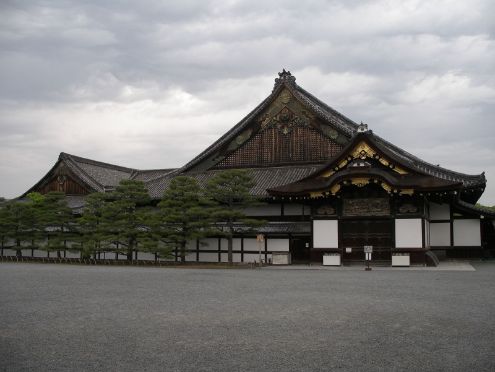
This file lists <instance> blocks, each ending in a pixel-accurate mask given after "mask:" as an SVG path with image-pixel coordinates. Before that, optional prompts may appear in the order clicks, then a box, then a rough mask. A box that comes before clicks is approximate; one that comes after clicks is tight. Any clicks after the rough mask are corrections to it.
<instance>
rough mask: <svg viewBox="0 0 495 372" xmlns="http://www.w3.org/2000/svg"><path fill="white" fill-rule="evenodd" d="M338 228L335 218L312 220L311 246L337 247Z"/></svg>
mask: <svg viewBox="0 0 495 372" xmlns="http://www.w3.org/2000/svg"><path fill="white" fill-rule="evenodd" d="M338 246H339V229H338V221H337V220H314V221H313V248H338Z"/></svg>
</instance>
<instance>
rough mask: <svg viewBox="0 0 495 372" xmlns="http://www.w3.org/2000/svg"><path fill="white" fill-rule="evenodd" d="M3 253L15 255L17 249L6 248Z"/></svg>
mask: <svg viewBox="0 0 495 372" xmlns="http://www.w3.org/2000/svg"><path fill="white" fill-rule="evenodd" d="M3 255H4V256H15V249H4V250H3Z"/></svg>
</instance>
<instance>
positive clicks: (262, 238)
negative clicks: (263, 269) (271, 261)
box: [256, 234, 265, 266]
mask: <svg viewBox="0 0 495 372" xmlns="http://www.w3.org/2000/svg"><path fill="white" fill-rule="evenodd" d="M256 241H257V242H258V253H259V262H260V263H259V265H260V266H261V246H262V245H263V242H264V241H265V236H264V235H263V234H258V235H256Z"/></svg>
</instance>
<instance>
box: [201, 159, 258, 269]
mask: <svg viewBox="0 0 495 372" xmlns="http://www.w3.org/2000/svg"><path fill="white" fill-rule="evenodd" d="M255 185H256V183H255V182H254V180H253V179H252V177H251V176H250V175H249V174H248V173H247V171H246V170H243V169H232V170H226V171H223V172H220V173H217V174H216V175H215V176H213V177H212V178H211V179H210V180H209V181H208V184H207V189H206V192H207V195H208V197H209V198H210V199H211V200H213V201H214V202H215V203H216V207H215V208H214V210H213V212H212V214H211V217H212V218H213V219H214V221H216V225H217V228H218V229H219V230H220V231H221V232H222V234H223V235H224V236H225V237H226V238H227V241H228V245H227V247H228V261H229V263H230V264H232V262H233V259H232V245H233V237H234V235H235V234H236V233H239V232H245V231H246V229H254V228H257V227H260V226H262V225H264V224H265V223H266V222H265V221H261V220H257V219H252V218H247V217H246V214H245V212H244V211H245V209H246V208H249V207H252V206H255V205H259V202H258V201H257V200H256V198H254V197H253V196H252V195H251V193H250V190H251V188H253V187H254V186H255Z"/></svg>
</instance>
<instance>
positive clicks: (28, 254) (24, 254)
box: [21, 249, 31, 257]
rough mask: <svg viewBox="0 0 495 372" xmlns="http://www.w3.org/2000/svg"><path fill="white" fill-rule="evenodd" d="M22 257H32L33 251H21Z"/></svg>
mask: <svg viewBox="0 0 495 372" xmlns="http://www.w3.org/2000/svg"><path fill="white" fill-rule="evenodd" d="M21 252H22V256H23V257H31V250H30V249H21Z"/></svg>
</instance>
